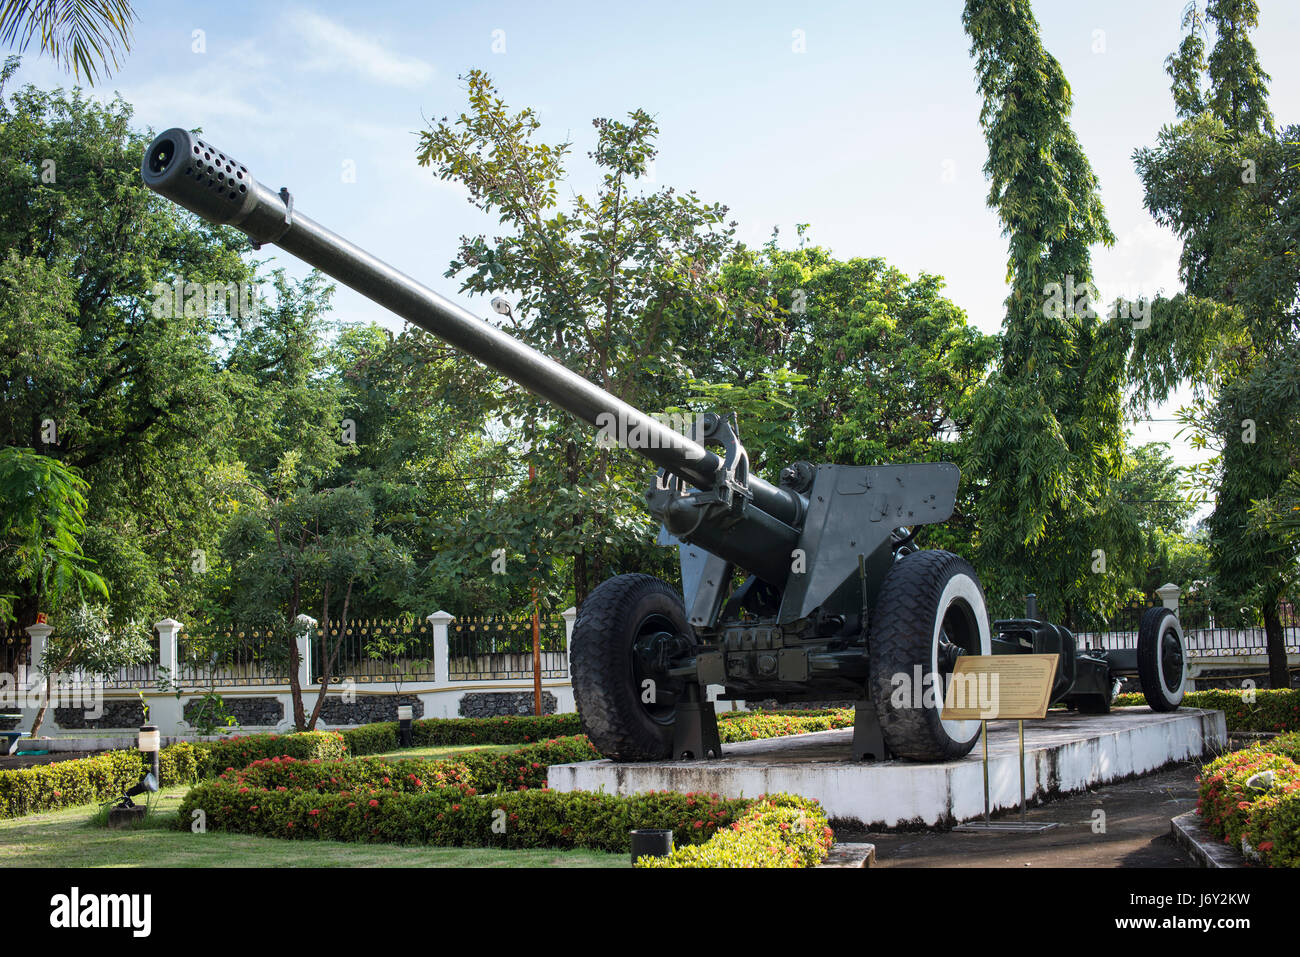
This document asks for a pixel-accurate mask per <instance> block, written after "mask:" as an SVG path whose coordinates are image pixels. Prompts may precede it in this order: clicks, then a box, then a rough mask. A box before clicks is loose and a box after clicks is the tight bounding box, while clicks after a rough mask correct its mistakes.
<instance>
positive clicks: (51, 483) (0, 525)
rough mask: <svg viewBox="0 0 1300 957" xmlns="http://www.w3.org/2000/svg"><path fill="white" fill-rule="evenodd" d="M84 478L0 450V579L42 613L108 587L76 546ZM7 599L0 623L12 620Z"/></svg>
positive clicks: (22, 452) (1, 598)
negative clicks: (23, 590)
mask: <svg viewBox="0 0 1300 957" xmlns="http://www.w3.org/2000/svg"><path fill="white" fill-rule="evenodd" d="M86 489H87V485H86V482H85V480H84V479H82V478H81V477H80V476H79V475H77V473H76V471H75V470H74V469H71V468H69V467H68V466H66V465H64V464H63V463H61V462H59V461H58V460H57V459H52V458H50V457H49V456H46V455H40V454H38V453H36V452H33V451H31V450H30V449H19V448H12V447H6V448H2V449H0V575H2V576H3V578H2V579H0V580H3V581H8V582H13V583H17V584H25V585H27V586H28V587H29V593H30V594H32V595H33V596H35V598H36V600H37V602H38V603H40V604H41V605H42V606H43V607H45V608H46V609H47V610H52V609H55V608H58V607H59V606H60V605H61V603H62V602H63V600H64V598H65V597H67V596H69V595H73V596H76V597H77V598H78V599H80V598H83V597H84V596H85V595H86V594H87V593H89V594H91V595H98V596H102V597H104V598H107V597H108V586H107V585H105V584H104V580H103V579H102V578H101V577H100V576H99V575H98V574H97V573H96V572H95V571H94V570H93V566H94V564H95V563H94V561H93V560H91V559H89V558H87V557H86V555H85V553H84V552H83V551H82V547H81V536H82V535H83V534H84V533H85V531H86V520H85V512H86V495H85V493H86ZM14 597H15V596H13V595H0V621H3V620H6V619H9V618H12V617H13V606H12V600H13V598H14Z"/></svg>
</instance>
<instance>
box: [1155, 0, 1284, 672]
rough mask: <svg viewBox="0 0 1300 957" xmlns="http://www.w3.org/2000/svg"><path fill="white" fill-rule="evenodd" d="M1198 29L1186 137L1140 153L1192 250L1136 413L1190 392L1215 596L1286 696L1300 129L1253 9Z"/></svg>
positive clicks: (1160, 217)
mask: <svg viewBox="0 0 1300 957" xmlns="http://www.w3.org/2000/svg"><path fill="white" fill-rule="evenodd" d="M1205 22H1206V23H1208V24H1212V25H1213V27H1214V29H1215V34H1216V39H1215V43H1214V47H1213V50H1212V52H1211V53H1210V55H1209V58H1208V60H1203V59H1201V58H1200V55H1201V53H1203V49H1204V45H1203V44H1202V45H1201V46H1199V47H1198V46H1197V45H1196V44H1191V45H1189V44H1188V41H1186V40H1185V41H1184V43H1183V45H1182V46H1181V47H1180V51H1179V53H1178V54H1176V55H1175V56H1174V57H1173V58H1172V59H1171V60H1170V61H1169V64H1168V69H1169V72H1170V75H1171V77H1172V78H1173V80H1174V97H1175V103H1176V105H1177V106H1178V110H1179V117H1180V119H1179V122H1178V123H1176V124H1175V125H1172V126H1166V127H1165V128H1163V129H1162V130H1161V131H1160V134H1159V137H1158V139H1157V143H1156V145H1155V146H1153V147H1149V148H1145V149H1139V150H1137V151H1136V152H1135V153H1134V160H1135V164H1136V166H1137V170H1138V173H1139V175H1140V176H1141V178H1142V181H1143V187H1144V190H1145V202H1146V206H1147V208H1148V209H1149V210H1150V211H1151V213H1152V215H1153V216H1154V217H1155V219H1156V221H1157V222H1159V223H1160V224H1161V225H1164V226H1167V227H1169V228H1171V229H1172V230H1174V232H1175V233H1176V234H1177V235H1178V237H1179V238H1180V239H1181V240H1182V242H1183V250H1182V256H1181V260H1180V275H1181V278H1182V281H1183V286H1184V291H1183V292H1182V293H1180V294H1178V295H1176V296H1174V297H1172V298H1170V299H1159V300H1157V301H1156V302H1155V303H1154V305H1153V310H1152V322H1151V328H1150V329H1148V330H1144V331H1142V332H1141V333H1140V334H1139V335H1138V336H1137V337H1136V343H1135V349H1134V354H1133V359H1132V369H1133V371H1132V375H1133V378H1134V379H1135V380H1136V381H1137V382H1138V383H1139V386H1138V389H1137V392H1136V396H1135V398H1136V400H1137V401H1138V402H1139V403H1146V402H1150V401H1161V400H1163V399H1165V398H1167V396H1168V395H1169V394H1170V393H1171V392H1172V391H1173V389H1174V388H1175V387H1177V386H1178V385H1179V384H1181V383H1183V382H1190V384H1191V386H1192V390H1193V400H1192V402H1191V403H1190V404H1189V405H1188V406H1187V407H1186V408H1185V409H1184V410H1182V411H1181V412H1180V415H1181V416H1182V418H1183V419H1184V421H1185V423H1186V425H1187V427H1188V429H1189V430H1190V432H1191V434H1192V436H1193V441H1194V442H1195V443H1196V444H1197V445H1199V446H1200V447H1202V448H1205V449H1207V450H1209V451H1211V452H1212V453H1214V454H1213V455H1212V457H1211V458H1210V460H1209V461H1208V462H1207V463H1206V464H1205V465H1204V466H1203V467H1202V468H1201V469H1199V470H1198V473H1197V475H1196V476H1195V478H1196V480H1197V483H1198V485H1199V487H1200V494H1201V496H1202V497H1204V498H1208V497H1209V496H1210V495H1211V494H1213V496H1214V510H1213V512H1212V514H1211V515H1210V517H1209V519H1208V521H1207V523H1206V524H1207V528H1208V532H1209V547H1210V552H1211V558H1212V564H1213V570H1214V578H1215V586H1216V590H1217V592H1218V593H1219V595H1220V596H1221V598H1222V599H1223V600H1226V601H1229V602H1231V604H1232V605H1233V606H1234V610H1235V611H1236V612H1237V615H1236V617H1238V618H1242V617H1244V618H1245V619H1247V620H1250V619H1254V620H1260V619H1262V620H1263V624H1264V628H1265V631H1266V633H1267V635H1268V648H1269V674H1270V681H1271V682H1272V684H1273V685H1274V686H1275V687H1285V686H1286V685H1287V683H1288V675H1287V666H1286V653H1285V637H1284V634H1283V631H1282V624H1281V620H1280V617H1279V612H1278V604H1279V602H1280V601H1281V600H1282V599H1283V598H1284V597H1285V596H1286V595H1287V594H1288V593H1289V592H1290V591H1291V590H1292V589H1293V588H1294V587H1295V584H1296V580H1297V567H1296V557H1297V554H1300V538H1297V537H1296V536H1295V535H1294V533H1293V532H1292V531H1291V530H1290V528H1289V526H1288V525H1287V523H1286V521H1285V520H1284V516H1286V515H1288V514H1289V513H1290V510H1291V508H1292V507H1293V505H1294V504H1295V499H1294V498H1293V497H1291V493H1290V492H1289V491H1288V489H1292V488H1294V485H1293V484H1292V483H1291V482H1290V480H1289V476H1291V475H1293V474H1295V473H1296V472H1297V470H1300V443H1298V442H1297V440H1296V436H1297V434H1300V432H1298V431H1297V429H1300V262H1298V260H1297V255H1296V237H1297V236H1298V235H1300V203H1297V196H1298V195H1300V189H1298V187H1300V169H1298V168H1297V167H1298V166H1300V164H1298V163H1297V150H1296V144H1297V142H1300V127H1296V126H1290V127H1288V128H1286V129H1284V130H1282V131H1281V132H1280V133H1279V132H1276V131H1275V125H1274V121H1273V117H1272V115H1271V114H1270V112H1269V109H1268V105H1267V90H1266V82H1267V80H1268V76H1267V74H1265V73H1264V72H1263V71H1262V70H1261V69H1260V66H1259V62H1258V59H1257V57H1256V54H1255V50H1254V47H1253V45H1252V44H1251V42H1250V39H1249V34H1250V31H1251V30H1252V29H1254V28H1255V26H1256V25H1257V23H1258V10H1257V7H1256V4H1255V3H1254V2H1253V0H1231V2H1229V0H1222V2H1212V3H1210V4H1209V5H1208V6H1207V8H1206V13H1205ZM1188 29H1189V30H1195V29H1197V23H1196V22H1195V21H1192V22H1191V23H1190V24H1189V26H1188ZM1225 617H1226V616H1225Z"/></svg>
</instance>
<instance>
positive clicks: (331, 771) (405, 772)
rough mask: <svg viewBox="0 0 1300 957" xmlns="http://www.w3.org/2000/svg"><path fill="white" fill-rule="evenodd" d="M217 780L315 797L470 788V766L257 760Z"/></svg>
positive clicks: (415, 761) (348, 760) (415, 760)
mask: <svg viewBox="0 0 1300 957" xmlns="http://www.w3.org/2000/svg"><path fill="white" fill-rule="evenodd" d="M217 780H218V781H224V782H227V783H229V784H232V785H234V786H235V787H247V788H250V789H255V790H271V791H276V790H285V791H294V790H297V791H316V792H317V793H320V794H334V793H344V792H349V791H351V792H360V791H379V790H385V791H389V790H391V791H404V792H412V793H418V792H422V791H429V790H433V789H435V788H439V787H446V786H449V785H454V786H457V787H472V785H473V780H472V778H471V776H470V772H469V768H467V767H466V766H465V765H464V764H461V763H459V762H455V761H425V760H420V759H418V758H407V759H404V760H401V761H378V760H355V759H351V758H344V759H342V760H339V761H299V760H298V759H297V758H290V757H281V758H262V759H261V760H258V761H254V762H253V763H252V764H250V765H249V766H248V767H246V768H242V769H239V770H235V771H223V772H222V773H221V774H219V775H217ZM471 793H472V791H471Z"/></svg>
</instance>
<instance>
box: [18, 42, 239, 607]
mask: <svg viewBox="0 0 1300 957" xmlns="http://www.w3.org/2000/svg"><path fill="white" fill-rule="evenodd" d="M16 68H17V60H16V59H11V60H9V61H8V62H7V63H6V65H5V67H4V69H3V70H2V71H0V157H3V159H2V160H0V179H3V183H4V186H3V188H2V189H0V249H3V250H5V254H4V258H3V259H0V444H4V445H10V446H15V447H23V448H28V449H32V450H35V451H38V452H40V453H42V454H44V455H48V456H50V457H53V458H56V459H58V460H59V461H60V462H62V463H63V464H65V465H67V466H69V467H72V468H75V469H77V470H78V471H79V473H80V474H81V476H82V478H83V479H84V480H85V481H86V482H87V483H88V486H89V487H88V489H87V490H86V492H85V495H86V499H87V503H88V505H87V509H86V511H85V514H86V516H87V517H86V530H85V535H84V536H83V538H82V542H83V546H84V548H85V551H86V555H87V556H88V557H89V558H92V559H93V560H94V561H95V562H97V563H98V568H99V569H100V570H101V573H102V574H103V576H104V578H105V580H106V581H107V583H108V585H109V588H110V593H111V594H112V596H113V601H112V604H111V607H110V613H111V614H112V615H113V616H114V620H116V621H125V620H128V619H131V618H134V617H137V616H139V617H144V616H147V615H150V614H154V613H155V612H158V613H161V612H165V613H167V614H171V615H177V616H183V615H185V614H186V613H187V611H188V606H189V602H190V600H191V596H192V594H193V592H194V589H195V581H196V577H197V575H198V572H196V571H195V567H196V566H198V565H201V564H202V563H201V561H199V556H201V554H202V552H203V550H205V549H210V548H212V546H213V543H214V542H215V540H216V536H217V532H218V520H219V515H218V513H217V512H216V510H215V509H214V497H213V485H212V482H211V466H212V464H213V463H220V462H223V461H228V460H229V457H230V453H231V448H230V445H229V442H228V438H229V436H230V435H231V431H232V427H233V420H232V408H231V403H230V390H229V389H228V388H227V387H226V384H225V381H224V371H223V367H222V366H223V363H222V357H221V356H220V355H218V354H217V350H216V347H215V345H214V343H217V342H222V341H230V340H231V339H232V338H233V337H235V336H236V335H237V333H238V320H237V319H236V318H235V317H233V316H232V315H230V314H229V312H228V311H227V312H223V311H220V310H213V309H207V308H203V309H195V310H190V309H187V308H182V309H180V310H174V309H166V308H162V307H166V306H168V305H169V302H170V298H171V297H169V296H165V295H160V290H167V289H173V288H175V287H174V284H175V283H176V282H178V281H179V282H180V283H181V288H182V289H186V288H190V287H191V286H196V287H202V286H204V285H205V284H208V283H221V284H223V285H224V284H226V283H236V284H238V283H249V282H251V281H252V280H253V279H254V278H255V277H254V273H253V267H252V266H250V265H249V264H246V263H245V262H244V261H243V260H242V259H241V257H240V252H239V251H240V250H241V249H243V248H245V246H246V243H245V242H244V241H242V240H240V239H239V238H238V236H237V235H236V234H235V233H234V232H233V231H230V230H219V229H213V228H211V227H208V226H206V225H204V224H202V223H201V222H199V221H198V220H197V219H196V218H195V217H193V216H191V215H189V214H188V213H184V212H183V211H181V210H179V209H178V208H177V207H175V206H174V205H173V204H171V203H168V202H166V201H165V200H162V199H161V198H159V197H158V196H156V195H154V194H153V193H151V192H150V191H149V190H148V189H146V188H145V187H144V186H143V184H142V183H141V182H140V174H139V163H140V156H141V154H142V152H143V150H144V147H145V145H146V144H147V142H148V137H147V136H146V135H143V134H138V133H136V132H134V131H133V130H132V129H131V125H130V120H131V111H130V108H129V107H128V106H127V105H126V104H124V103H122V102H121V101H114V102H113V103H111V104H108V105H100V104H99V103H96V102H95V101H93V100H90V99H88V98H86V97H84V96H82V95H81V94H80V93H79V92H73V93H71V94H67V93H64V92H63V91H62V90H54V91H43V90H39V89H36V88H35V87H32V86H27V87H23V88H21V89H16V90H10V89H9V81H10V79H11V77H12V74H13V71H14V70H15V69H16ZM196 553H197V555H196ZM0 591H6V592H8V591H14V592H15V593H16V594H17V595H18V599H17V601H16V602H15V613H16V615H17V617H18V618H19V619H20V622H21V623H22V624H27V623H30V621H32V620H34V616H35V613H36V610H37V609H36V595H35V593H34V592H33V591H32V590H31V588H30V587H27V586H24V587H21V588H17V589H15V588H9V587H5V588H0Z"/></svg>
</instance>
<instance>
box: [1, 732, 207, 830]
mask: <svg viewBox="0 0 1300 957" xmlns="http://www.w3.org/2000/svg"><path fill="white" fill-rule="evenodd" d="M200 753H201V752H200V749H198V748H196V747H195V746H194V745H192V744H184V743H182V744H173V745H171V746H169V747H166V748H163V749H162V751H160V752H159V754H158V771H159V774H160V776H161V778H162V780H161V781H160V782H159V785H160V786H161V787H168V786H170V785H173V784H193V783H194V782H195V781H197V780H198V779H199V763H200V762H199V757H200ZM145 770H146V763H145V759H144V755H142V754H141V753H140V752H139V751H105V752H104V753H103V754H96V755H92V756H91V757H88V758H74V759H72V760H69V761H55V762H52V763H50V764H38V765H36V766H34V767H30V768H13V769H10V770H4V771H0V818H11V817H21V816H23V815H24V814H34V813H36V812H38V811H55V810H58V809H59V808H65V807H76V806H78V805H81V804H99V803H103V802H105V801H111V800H114V799H115V798H119V797H121V796H122V795H123V794H125V793H126V792H127V791H128V790H129V789H130V788H132V787H134V786H135V785H136V784H138V783H139V781H140V779H141V778H142V777H143V776H144V774H145Z"/></svg>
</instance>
